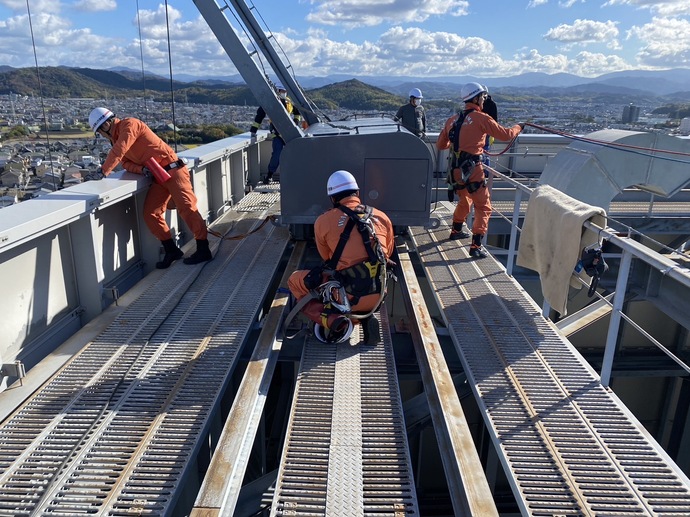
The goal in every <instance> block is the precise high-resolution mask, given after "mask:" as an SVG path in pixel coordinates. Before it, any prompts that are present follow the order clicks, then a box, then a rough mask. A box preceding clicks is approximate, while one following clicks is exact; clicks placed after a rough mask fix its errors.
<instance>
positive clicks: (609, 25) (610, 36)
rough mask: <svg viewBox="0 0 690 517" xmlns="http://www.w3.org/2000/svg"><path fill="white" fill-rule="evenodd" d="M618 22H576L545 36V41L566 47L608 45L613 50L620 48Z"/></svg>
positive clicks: (555, 28)
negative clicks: (558, 43)
mask: <svg viewBox="0 0 690 517" xmlns="http://www.w3.org/2000/svg"><path fill="white" fill-rule="evenodd" d="M617 25H618V22H612V21H610V20H609V21H606V22H598V21H594V20H575V22H574V23H573V24H572V25H567V24H561V25H558V26H557V27H554V28H553V29H549V31H548V32H547V33H546V34H544V39H546V40H550V41H557V42H560V43H564V44H566V45H590V44H593V43H606V44H608V46H609V47H611V48H620V44H619V42H618V40H617V38H618V34H619V31H618V27H617Z"/></svg>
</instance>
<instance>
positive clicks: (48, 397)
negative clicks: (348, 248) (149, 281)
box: [0, 194, 288, 517]
mask: <svg viewBox="0 0 690 517" xmlns="http://www.w3.org/2000/svg"><path fill="white" fill-rule="evenodd" d="M256 195H257V196H259V195H260V194H256ZM250 196H251V195H250ZM250 196H248V197H250ZM263 215H265V214H263ZM263 215H262V217H263ZM241 217H242V218H243V220H240V221H238V222H237V227H236V229H235V230H236V232H234V233H237V232H239V233H241V232H246V231H248V230H249V229H250V228H252V227H255V226H257V225H258V224H259V223H260V222H261V220H260V219H256V218H251V217H246V218H245V217H244V216H241ZM211 240H212V242H213V240H214V239H213V237H211ZM287 242H288V232H287V230H285V229H277V228H275V227H274V226H272V225H266V226H264V227H263V228H262V229H261V230H260V231H258V232H257V233H256V234H254V235H251V236H249V237H248V238H246V239H244V240H238V241H232V240H231V241H223V242H222V243H221V244H220V246H219V248H218V250H217V252H216V254H215V257H214V260H212V261H210V262H207V263H204V264H201V265H197V266H187V265H183V264H182V263H181V261H180V262H178V263H175V264H174V265H173V266H172V267H171V268H170V269H169V270H168V271H166V272H165V273H164V274H163V275H162V276H161V277H160V279H159V280H158V281H157V282H156V283H155V284H154V285H153V286H152V287H151V289H149V290H148V291H147V292H145V293H144V294H143V295H142V296H141V297H140V298H139V299H138V300H137V301H136V302H134V303H132V305H130V306H129V307H128V308H127V309H126V310H125V311H123V312H122V313H121V314H120V316H119V317H118V318H116V319H115V320H114V321H113V323H112V324H111V325H110V326H109V327H108V328H107V329H106V330H105V331H104V332H103V333H102V334H101V335H99V336H98V337H97V338H96V339H95V340H94V341H93V342H92V343H90V344H89V345H88V346H87V347H85V348H84V349H83V350H82V352H81V353H80V354H78V355H77V356H76V357H75V358H73V359H72V360H71V361H70V362H69V363H67V364H66V365H65V367H64V368H63V369H62V370H61V371H59V372H58V373H56V374H55V376H54V377H53V378H52V379H51V380H50V381H49V382H47V383H46V384H45V385H44V386H43V388H42V389H41V390H39V391H37V392H36V393H35V394H34V395H33V396H32V397H31V398H30V399H29V400H27V401H26V402H25V403H24V404H23V405H22V406H21V407H20V408H19V409H18V410H17V411H16V412H15V413H14V414H12V415H11V416H10V417H9V418H7V419H6V420H5V421H4V422H3V423H2V426H0V515H6V516H13V517H16V516H23V515H31V516H38V515H46V516H47V515H50V516H60V515H64V516H74V515H81V514H98V515H123V516H124V515H163V514H166V513H167V512H169V511H170V510H171V509H172V508H174V505H175V502H176V499H177V498H178V497H180V493H181V492H183V489H184V486H185V481H186V480H187V479H188V477H189V476H194V475H196V472H195V465H196V453H197V451H198V450H199V449H200V448H201V447H202V446H203V445H204V440H203V438H204V436H205V430H206V429H207V428H208V427H209V425H210V418H211V415H212V414H213V412H214V410H215V409H216V407H217V405H218V403H219V397H220V394H221V393H222V391H223V389H224V387H225V385H226V384H227V383H228V381H229V376H230V374H231V373H232V371H233V369H234V368H235V365H236V360H237V357H238V354H239V350H240V348H241V345H242V344H243V343H244V341H245V339H246V335H247V333H248V332H249V331H250V330H251V328H252V325H253V323H254V321H255V320H256V315H257V313H258V311H259V309H260V304H261V303H262V300H263V299H264V297H265V294H266V291H267V289H268V286H269V284H270V282H271V279H272V277H273V274H274V271H275V269H276V267H277V265H278V263H279V261H280V259H281V257H282V255H283V252H284V249H285V247H286V245H287ZM181 489H182V490H181Z"/></svg>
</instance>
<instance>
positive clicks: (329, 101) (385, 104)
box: [308, 79, 405, 111]
mask: <svg viewBox="0 0 690 517" xmlns="http://www.w3.org/2000/svg"><path fill="white" fill-rule="evenodd" d="M308 94H309V98H310V99H311V100H312V101H313V102H314V103H315V104H316V105H317V106H319V107H320V108H322V109H334V108H338V107H340V108H342V109H351V110H370V111H396V110H397V109H398V108H399V107H400V105H401V103H402V102H405V99H401V98H400V97H398V96H397V95H394V94H392V93H390V92H387V91H386V90H382V89H381V88H376V87H375V86H370V85H368V84H364V83H363V82H362V81H358V80H357V79H350V80H347V81H343V82H340V83H336V84H329V85H328V86H323V87H321V88H315V89H313V90H309V92H308Z"/></svg>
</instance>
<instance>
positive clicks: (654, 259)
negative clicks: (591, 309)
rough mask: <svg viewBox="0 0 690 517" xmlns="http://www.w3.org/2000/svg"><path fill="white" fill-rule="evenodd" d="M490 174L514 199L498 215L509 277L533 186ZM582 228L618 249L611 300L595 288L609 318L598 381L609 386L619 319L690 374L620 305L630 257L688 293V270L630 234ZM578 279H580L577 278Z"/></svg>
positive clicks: (593, 226) (589, 224)
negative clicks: (504, 231)
mask: <svg viewBox="0 0 690 517" xmlns="http://www.w3.org/2000/svg"><path fill="white" fill-rule="evenodd" d="M486 169H487V170H488V171H489V172H490V173H491V175H492V176H494V177H496V178H499V179H500V180H501V181H505V182H507V183H508V184H510V185H511V186H512V187H514V188H515V200H514V205H513V213H512V217H508V216H505V215H504V214H500V217H503V218H505V219H506V220H509V221H510V223H511V231H510V241H509V246H508V258H507V265H506V272H507V273H508V275H510V276H513V268H514V265H515V258H516V254H517V234H518V232H519V231H521V227H520V226H519V220H520V204H521V201H522V198H523V194H528V196H529V195H531V194H532V191H533V190H534V189H533V188H531V187H529V186H527V185H524V184H523V183H521V182H519V181H516V180H515V179H514V178H511V177H509V176H507V175H505V174H503V173H501V172H499V171H497V170H495V169H494V168H492V167H487V168H486ZM584 228H585V229H586V230H587V231H591V232H594V233H596V234H597V236H598V237H599V239H601V240H605V241H608V242H609V243H610V244H612V245H614V246H616V247H618V248H620V250H621V254H620V265H619V268H618V276H617V279H616V290H615V293H614V296H613V302H611V301H609V300H608V299H607V298H606V297H604V296H602V295H601V294H600V293H598V292H596V291H595V293H594V294H595V295H596V297H597V298H598V299H600V300H601V301H602V302H603V303H605V304H607V305H608V306H609V307H611V309H612V313H611V319H610V321H609V326H608V331H607V336H606V345H605V349H604V361H603V363H602V368H601V372H600V375H601V384H602V385H603V386H609V383H610V381H611V372H612V369H613V359H614V355H615V351H616V346H617V342H618V336H619V330H620V326H621V323H622V321H623V320H624V321H626V322H627V323H629V324H630V325H631V326H632V327H633V328H634V329H636V330H637V331H638V332H639V333H640V334H641V335H642V336H644V337H645V338H646V339H647V340H648V341H649V342H650V343H652V344H653V345H654V346H655V347H656V348H658V349H659V350H661V351H662V352H663V353H664V354H666V355H667V356H668V357H669V358H671V359H672V360H673V361H674V362H675V363H676V364H677V365H678V366H679V367H680V368H682V369H683V370H685V371H686V372H688V373H690V366H688V364H687V363H685V362H684V361H682V360H681V359H680V358H679V357H677V356H676V355H675V354H673V352H671V351H670V350H669V349H668V348H667V347H666V346H664V345H663V344H662V343H660V342H659V341H658V340H657V339H656V338H654V336H652V335H651V334H650V333H649V332H647V331H646V330H644V329H643V328H642V327H641V326H640V325H638V324H637V323H635V322H634V321H633V320H632V319H631V318H630V317H629V316H627V315H626V314H625V313H624V312H623V305H624V301H625V299H626V294H627V291H628V286H629V279H630V271H631V264H632V260H633V259H637V260H640V261H642V262H644V263H645V264H647V265H648V266H649V267H651V268H652V269H654V270H656V271H659V272H660V273H661V274H662V275H663V277H665V278H669V279H672V280H674V281H676V282H678V283H679V284H680V285H682V286H683V287H684V288H687V289H688V290H689V292H690V270H689V269H687V268H685V267H683V266H681V265H679V264H678V263H676V262H674V261H673V260H671V259H670V258H669V257H667V256H664V255H662V254H661V253H658V252H656V251H654V250H652V249H650V248H648V247H646V246H644V245H642V244H640V243H639V242H637V241H635V240H633V239H631V238H630V237H621V236H620V235H618V234H617V233H616V232H615V231H613V230H611V229H608V228H601V227H599V226H597V225H596V224H594V223H592V222H591V221H585V223H584ZM580 281H582V280H580ZM548 313H549V305H548V302H544V305H543V308H542V314H543V315H544V317H546V318H548Z"/></svg>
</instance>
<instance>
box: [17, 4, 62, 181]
mask: <svg viewBox="0 0 690 517" xmlns="http://www.w3.org/2000/svg"><path fill="white" fill-rule="evenodd" d="M26 12H27V15H28V18H29V30H30V31H31V45H32V46H33V50H34V63H36V79H37V81H38V93H39V96H40V97H41V109H42V111H43V126H44V129H45V133H46V146H47V147H48V159H49V160H50V172H51V176H52V177H53V189H55V191H57V186H56V185H55V166H54V165H53V153H52V151H51V149H50V147H51V146H50V135H49V134H48V115H47V114H46V105H45V101H44V99H43V84H42V83H41V71H40V69H39V67H38V55H37V53H36V40H35V39H34V26H33V23H32V22H31V8H30V7H29V0H26ZM60 172H62V171H60ZM60 187H62V175H61V176H60Z"/></svg>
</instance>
